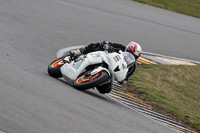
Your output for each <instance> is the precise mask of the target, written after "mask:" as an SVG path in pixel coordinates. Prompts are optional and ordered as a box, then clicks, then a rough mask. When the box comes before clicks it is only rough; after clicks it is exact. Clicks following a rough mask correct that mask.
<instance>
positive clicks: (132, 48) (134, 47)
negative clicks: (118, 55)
mask: <svg viewBox="0 0 200 133" xmlns="http://www.w3.org/2000/svg"><path fill="white" fill-rule="evenodd" d="M125 51H126V52H130V53H132V54H133V55H134V56H135V58H136V59H137V58H139V57H140V56H141V54H142V48H141V46H140V45H139V44H138V43H136V42H133V41H132V42H130V43H129V44H128V45H127V46H126V49H125Z"/></svg>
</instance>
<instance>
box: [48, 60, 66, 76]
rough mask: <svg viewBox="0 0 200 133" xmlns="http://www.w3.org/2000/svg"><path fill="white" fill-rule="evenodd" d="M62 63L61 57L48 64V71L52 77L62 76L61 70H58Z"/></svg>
mask: <svg viewBox="0 0 200 133" xmlns="http://www.w3.org/2000/svg"><path fill="white" fill-rule="evenodd" d="M63 65H64V63H63V61H62V57H60V58H58V59H56V60H54V61H52V62H51V63H50V64H49V66H48V69H47V71H48V73H49V75H50V76H52V77H54V78H60V77H62V74H61V71H60V68H61V66H63Z"/></svg>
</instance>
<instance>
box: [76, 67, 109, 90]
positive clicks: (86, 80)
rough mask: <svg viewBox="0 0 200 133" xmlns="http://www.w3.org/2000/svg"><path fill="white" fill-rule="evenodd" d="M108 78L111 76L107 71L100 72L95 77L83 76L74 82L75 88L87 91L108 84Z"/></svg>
mask: <svg viewBox="0 0 200 133" xmlns="http://www.w3.org/2000/svg"><path fill="white" fill-rule="evenodd" d="M108 78H109V74H108V73H107V72H106V71H100V72H99V73H97V74H95V75H93V76H86V75H85V74H83V75H81V76H80V77H78V78H77V79H76V80H75V81H74V88H76V89H78V90H86V89H89V88H92V87H96V86H98V85H100V84H102V83H104V82H106V81H107V80H108Z"/></svg>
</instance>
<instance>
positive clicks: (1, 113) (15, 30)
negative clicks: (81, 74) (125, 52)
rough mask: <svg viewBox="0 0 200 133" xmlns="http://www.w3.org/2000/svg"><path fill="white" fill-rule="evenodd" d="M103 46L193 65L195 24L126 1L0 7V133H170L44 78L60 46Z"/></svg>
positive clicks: (0, 3)
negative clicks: (133, 47) (135, 47)
mask: <svg viewBox="0 0 200 133" xmlns="http://www.w3.org/2000/svg"><path fill="white" fill-rule="evenodd" d="M102 40H109V41H114V42H120V43H123V44H127V43H128V42H129V41H131V40H135V41H137V42H139V43H140V44H141V45H142V47H143V50H145V51H147V52H153V53H157V54H165V55H168V56H175V57H180V58H186V59H191V60H197V61H200V54H199V50H200V49H199V42H200V20H199V19H196V18H193V17H189V16H185V15H180V14H176V13H173V12H169V11H165V10H162V9H158V8H154V7H150V6H147V5H143V4H140V3H136V2H131V1H129V0H84V1H83V0H0V132H5V133H102V132H105V133H111V132H112V133H122V132H123V133H132V132H137V133H145V132H146V133H156V132H158V133H160V132H162V133H170V132H174V131H173V130H171V129H169V128H167V127H165V126H163V125H161V124H159V123H157V122H155V121H153V120H151V119H149V118H146V117H144V116H143V115H141V114H139V113H137V112H134V111H132V110H130V109H128V108H126V107H124V106H123V105H121V104H119V103H117V102H115V101H114V100H112V99H110V98H108V97H106V96H105V95H102V94H99V93H98V92H97V91H96V90H88V91H78V90H76V89H74V88H73V87H71V86H69V85H67V84H66V83H65V82H64V81H63V80H57V79H54V78H52V77H50V76H48V74H47V72H46V69H47V65H48V64H49V63H50V62H51V61H52V60H53V59H55V58H56V52H57V51H58V50H59V49H61V48H64V47H67V46H75V45H86V44H88V43H90V42H96V41H102Z"/></svg>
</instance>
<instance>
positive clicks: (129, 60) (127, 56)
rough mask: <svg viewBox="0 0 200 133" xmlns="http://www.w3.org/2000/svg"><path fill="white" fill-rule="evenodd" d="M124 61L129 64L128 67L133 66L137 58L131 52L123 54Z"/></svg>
mask: <svg viewBox="0 0 200 133" xmlns="http://www.w3.org/2000/svg"><path fill="white" fill-rule="evenodd" d="M123 56H124V61H125V62H126V63H127V67H130V66H132V65H133V64H134V63H135V57H134V56H133V55H132V54H131V53H129V52H123Z"/></svg>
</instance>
